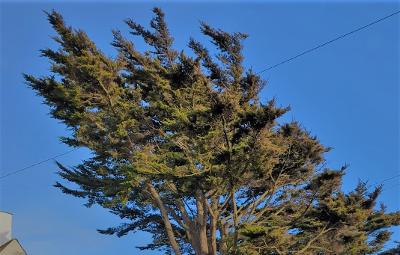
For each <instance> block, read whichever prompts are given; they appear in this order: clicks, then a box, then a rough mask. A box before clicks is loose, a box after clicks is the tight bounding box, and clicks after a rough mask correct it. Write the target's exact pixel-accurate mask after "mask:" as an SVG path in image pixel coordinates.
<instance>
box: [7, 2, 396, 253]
mask: <svg viewBox="0 0 400 255" xmlns="http://www.w3.org/2000/svg"><path fill="white" fill-rule="evenodd" d="M155 5H157V6H161V7H162V8H163V9H164V11H165V12H166V15H167V16H166V19H167V21H168V23H169V25H170V30H171V32H172V34H173V35H174V36H175V42H176V43H175V47H176V48H177V49H181V48H183V47H186V43H187V41H188V38H189V37H190V36H193V37H195V38H197V39H200V40H203V39H204V37H202V36H201V35H200V33H199V29H198V25H199V21H201V20H203V21H207V22H208V23H210V24H211V25H213V26H216V27H220V28H223V29H224V30H227V31H241V32H245V33H248V34H249V35H250V37H249V39H248V40H247V41H246V43H245V51H244V53H245V57H246V65H247V66H248V67H250V66H252V67H253V69H254V70H255V71H257V70H261V69H263V68H265V67H267V66H270V65H273V64H275V63H277V62H279V61H281V60H282V59H284V58H286V57H289V56H292V55H294V54H296V53H298V52H300V51H303V50H305V49H307V48H309V47H312V46H315V45H317V44H318V43H320V42H323V41H326V40H329V39H331V38H333V37H335V36H336V35H338V34H341V33H344V32H347V31H349V30H351V29H353V28H356V27H358V26H361V25H364V24H366V23H368V22H370V21H373V20H374V19H376V18H378V17H381V16H384V15H386V14H389V13H391V12H393V11H395V10H398V9H399V8H400V7H399V4H398V3H397V4H395V3H394V2H392V3H386V4H376V3H375V4H373V3H369V4H367V3H362V4H361V3H358V4H357V3H351V4H344V3H335V4H333V3H331V4H319V3H317V2H314V3H312V2H308V3H297V4H296V3H293V2H292V3H291V2H287V3H284V4H276V3H270V4H261V3H252V4H239V3H236V4H226V3H219V4H211V3H204V4H198V3H197V4H194V3H191V4H182V3H175V4H161V3H149V4H144V3H136V4H133V3H131V4H122V3H121V4H76V3H75V4H45V3H43V4H29V3H19V4H5V3H2V4H1V69H0V70H1V71H0V75H1V105H0V106H1V136H0V138H1V168H0V171H1V174H6V173H7V172H10V171H13V170H16V169H19V168H21V167H24V166H26V165H29V164H32V163H35V162H37V161H40V160H43V159H46V158H48V157H50V156H53V155H56V154H59V153H62V152H65V151H67V150H68V148H67V147H66V146H65V145H63V144H61V143H60V142H59V141H58V137H59V136H62V135H64V134H65V133H66V130H65V128H64V126H63V125H61V124H60V123H58V122H57V121H56V120H54V119H51V118H50V117H49V115H48V108H47V107H46V106H45V105H43V104H42V103H41V99H40V98H38V97H36V96H35V94H34V93H33V92H32V91H31V90H30V89H28V88H27V86H26V85H24V83H23V80H22V76H21V73H22V72H27V73H30V74H36V75H41V74H43V75H44V74H48V68H49V65H48V63H47V61H46V59H44V58H39V51H38V50H39V49H41V48H44V47H48V46H51V47H53V46H55V44H54V43H53V42H52V41H51V40H50V36H51V35H54V32H53V31H52V30H51V28H50V26H49V24H48V23H47V21H46V18H45V15H44V14H43V13H42V10H51V9H55V10H58V11H60V12H61V13H62V14H63V15H64V17H65V19H66V21H67V22H68V24H70V25H72V26H74V27H76V28H82V29H84V30H85V31H87V33H88V34H89V36H90V37H91V38H92V39H93V40H94V41H95V42H96V43H97V44H98V45H99V47H100V48H101V49H102V50H103V51H104V52H106V53H107V54H109V55H114V54H115V52H114V51H113V49H112V48H111V46H110V42H111V40H112V35H111V29H113V28H121V29H122V31H125V32H126V26H125V25H124V24H123V22H122V20H123V19H125V18H128V17H129V18H133V19H135V20H136V21H138V22H141V23H142V24H146V25H147V24H148V21H149V20H150V18H151V8H152V7H153V6H155ZM399 31H400V29H399V16H397V17H393V18H391V19H390V20H386V21H384V22H382V23H379V24H377V25H375V26H373V27H371V28H368V29H366V30H364V31H361V32H359V33H357V34H354V35H352V36H350V37H348V38H346V39H344V40H341V41H338V42H335V43H334V44H332V45H330V46H328V47H326V48H322V49H320V50H318V51H316V52H313V53H311V54H308V55H306V56H303V57H301V58H299V59H296V60H294V61H293V62H291V63H288V64H285V65H282V66H280V67H278V68H276V69H274V70H272V71H270V72H266V73H264V74H263V77H264V78H265V79H267V80H269V85H268V86H267V88H266V89H264V90H263V91H262V95H261V97H262V99H263V100H265V99H268V98H271V97H276V99H277V102H278V103H279V104H281V105H291V107H292V109H293V110H292V111H291V112H290V113H289V114H288V115H287V117H286V118H287V119H288V120H291V119H295V120H298V121H300V122H301V123H302V125H303V126H305V127H306V128H308V129H309V130H310V131H311V132H312V133H313V134H314V135H317V136H318V137H319V138H320V140H321V141H322V143H324V144H325V145H327V146H331V147H333V148H334V150H333V151H332V152H330V153H329V154H328V155H327V158H328V165H329V166H330V167H340V166H341V165H343V164H344V163H349V164H350V168H349V169H348V171H347V175H346V177H345V178H344V187H343V188H344V189H345V190H350V189H351V188H353V187H354V186H355V185H356V183H357V182H358V180H359V179H362V180H369V182H370V183H371V184H375V183H377V182H379V181H382V180H384V179H386V178H388V177H391V176H394V175H396V174H399V171H400V169H399V70H400V68H399V57H400V53H399V45H400V39H399V38H400V35H399V33H400V32H399ZM138 45H139V47H142V46H143V43H142V42H141V41H138ZM87 156H88V152H87V151H85V150H78V151H75V152H73V153H71V154H68V155H66V156H64V157H62V158H60V159H59V160H60V161H61V162H63V163H65V164H67V165H74V164H76V163H77V162H79V161H80V160H82V159H84V158H85V157H87ZM56 170H57V169H56V166H55V164H54V163H53V162H47V163H45V164H42V165H39V166H36V167H33V168H31V169H29V170H28V171H25V172H23V173H21V174H18V175H14V176H10V177H9V178H6V179H4V180H0V210H5V211H9V212H12V213H13V214H14V236H15V237H16V238H18V239H19V240H20V241H21V243H22V244H23V246H24V247H25V248H26V250H27V251H28V253H29V254H30V255H50V254H58V255H70V254H75V255H80V254H82V255H83V254H96V255H109V254H122V255H124V254H157V253H154V252H140V251H139V250H137V249H135V248H134V247H135V245H140V244H144V243H145V242H146V241H147V240H149V237H148V236H147V235H146V234H143V233H136V234H130V235H128V236H126V237H124V238H117V237H113V236H103V235H100V234H98V233H97V232H96V229H97V228H106V227H109V226H113V225H115V224H117V223H118V222H119V219H118V218H117V217H115V216H113V215H111V214H109V213H108V212H107V211H106V210H104V209H102V208H98V207H94V208H90V209H87V208H85V207H84V206H83V205H82V204H83V203H84V201H83V200H79V199H76V198H73V197H70V196H66V195H64V194H62V193H61V192H60V191H59V190H57V189H55V188H53V187H52V185H53V184H54V183H55V181H56V180H58V179H59V177H58V176H57V175H56V174H55V172H56ZM399 179H400V178H395V179H392V180H389V181H387V182H385V188H384V191H383V194H382V196H381V198H380V200H381V201H383V202H385V203H386V205H387V207H388V210H389V211H394V210H399V209H400V197H399V195H398V194H400V183H399ZM394 231H395V232H396V235H395V239H397V240H399V239H400V233H399V232H400V231H399V228H396V229H394Z"/></svg>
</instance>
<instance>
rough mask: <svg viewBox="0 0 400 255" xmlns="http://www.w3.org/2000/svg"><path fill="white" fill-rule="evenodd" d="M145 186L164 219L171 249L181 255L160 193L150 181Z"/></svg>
mask: <svg viewBox="0 0 400 255" xmlns="http://www.w3.org/2000/svg"><path fill="white" fill-rule="evenodd" d="M146 187H147V188H148V190H149V191H150V194H151V196H152V198H153V200H154V202H155V204H156V205H157V207H158V209H159V210H160V212H161V217H162V219H163V221H164V226H165V231H166V232H167V236H168V241H169V243H170V244H171V247H172V249H173V250H174V252H175V254H176V255H181V254H182V253H181V250H180V248H179V245H178V243H177V242H176V239H175V234H174V230H173V228H172V225H171V222H170V220H169V216H168V212H167V209H166V208H165V206H164V203H163V202H162V200H161V197H160V195H159V194H158V192H157V190H156V189H155V188H154V186H153V185H152V184H151V183H150V182H147V183H146Z"/></svg>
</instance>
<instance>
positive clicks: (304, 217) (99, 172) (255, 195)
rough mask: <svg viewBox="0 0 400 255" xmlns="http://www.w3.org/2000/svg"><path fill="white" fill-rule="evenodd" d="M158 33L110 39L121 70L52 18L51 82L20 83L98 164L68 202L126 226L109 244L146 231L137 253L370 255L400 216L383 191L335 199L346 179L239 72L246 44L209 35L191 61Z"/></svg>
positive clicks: (74, 175) (156, 27) (195, 45)
mask: <svg viewBox="0 0 400 255" xmlns="http://www.w3.org/2000/svg"><path fill="white" fill-rule="evenodd" d="M153 12H154V14H155V17H154V18H153V19H152V21H151V23H150V26H151V30H148V29H147V28H145V27H143V26H141V25H139V24H137V23H136V22H134V21H133V20H130V19H128V20H126V24H127V25H128V26H129V28H130V30H131V34H132V35H135V36H139V37H141V38H142V39H144V41H145V42H146V43H147V44H148V45H149V46H150V49H149V50H148V51H146V52H144V53H142V52H139V51H138V50H136V49H135V46H134V44H133V42H132V41H130V40H128V39H126V38H125V37H123V35H122V34H121V32H119V31H113V35H114V41H113V42H112V45H113V46H114V47H115V48H116V49H117V52H118V54H117V56H116V57H115V58H111V57H107V56H106V55H105V54H104V53H102V52H101V51H100V50H99V49H98V48H97V47H96V45H95V43H94V42H92V41H91V40H90V39H89V38H88V36H87V35H86V34H85V33H84V32H83V31H81V30H74V29H72V28H71V27H68V26H67V25H66V24H65V23H64V20H63V18H62V16H61V15H60V14H59V13H57V12H55V11H53V12H50V13H47V16H48V20H49V22H50V23H51V25H52V26H53V28H54V29H55V31H56V32H57V34H58V36H57V37H55V38H54V39H55V41H56V42H58V43H59V45H60V47H59V49H57V50H53V49H44V50H42V51H41V52H42V55H43V56H45V57H47V58H48V59H49V60H50V61H51V71H52V72H53V75H49V76H44V77H34V76H32V75H25V79H26V81H27V83H28V84H29V86H30V87H31V88H32V89H34V90H35V91H36V92H37V93H38V95H40V96H42V97H43V98H44V102H45V103H46V104H47V105H49V106H50V108H51V115H52V116H53V117H54V118H56V119H58V120H61V121H62V122H63V123H64V124H65V125H66V126H67V127H68V128H69V129H70V130H71V133H72V134H71V136H69V137H62V138H61V140H62V142H64V143H65V144H67V145H69V146H72V147H86V148H89V149H90V150H91V151H92V153H93V156H92V157H91V158H90V159H88V160H85V161H83V162H82V163H81V164H79V165H77V166H75V167H72V168H68V167H65V166H63V165H62V164H60V163H58V167H59V169H60V171H59V174H60V176H61V177H62V178H63V179H65V180H67V181H68V182H70V183H73V184H75V186H74V187H75V188H71V187H68V185H66V184H62V183H59V182H57V183H56V184H55V186H56V187H57V188H59V189H61V190H62V191H63V192H64V193H67V194H70V195H73V196H75V197H81V198H85V199H86V200H87V204H86V205H87V206H91V205H93V204H98V205H100V206H102V207H104V208H106V209H108V210H110V211H111V212H112V213H114V214H116V215H118V216H120V217H121V218H122V219H124V221H125V222H126V223H123V224H121V225H120V226H117V227H111V228H109V229H106V230H100V233H103V234H116V235H118V236H123V235H125V234H127V233H128V232H135V231H139V230H140V231H146V232H148V233H151V234H152V236H153V242H152V243H151V244H148V245H147V246H143V247H140V248H141V249H165V251H166V252H167V253H171V252H173V253H175V254H371V253H374V252H377V251H380V250H381V249H382V246H383V244H384V243H385V242H386V241H387V240H388V239H389V238H390V232H389V231H388V230H387V228H388V227H390V226H393V225H398V224H399V221H400V213H398V212H397V213H385V211H384V208H383V207H382V208H381V209H375V201H376V199H377V197H378V195H379V193H380V190H381V188H380V187H377V188H376V189H375V190H373V191H372V192H370V193H369V192H368V191H367V188H366V186H365V184H362V183H361V184H360V185H359V186H358V187H357V188H356V189H355V191H354V192H351V193H349V194H344V193H343V192H341V191H340V184H341V179H342V176H343V174H344V168H343V169H339V170H332V169H326V168H324V153H326V152H327V151H328V150H329V148H326V147H324V146H323V145H321V144H320V142H319V141H318V139H317V138H316V137H314V136H312V135H311V134H310V133H309V132H307V131H306V130H305V129H304V128H302V127H301V126H300V125H299V124H298V123H296V122H292V123H287V124H278V122H277V119H278V118H279V117H280V116H282V115H283V114H285V113H286V112H287V111H288V110H289V109H288V108H283V107H278V106H276V104H275V101H274V100H271V101H269V102H266V103H262V102H261V101H260V100H259V97H258V94H259V92H260V90H261V89H262V88H263V86H264V81H263V80H262V79H261V78H260V77H259V76H258V75H257V74H256V73H254V72H253V71H252V70H245V68H244V67H243V65H242V61H243V55H242V40H243V39H245V38H246V37H247V35H245V34H242V33H232V34H231V33H227V32H224V31H222V30H218V29H214V28H212V27H210V26H209V25H207V24H205V23H202V24H201V31H202V32H203V34H204V35H206V36H208V37H209V38H210V39H211V41H212V43H213V44H214V45H215V46H216V49H217V50H218V54H217V55H216V56H215V57H213V56H211V55H210V53H209V51H208V50H207V49H206V48H205V47H204V46H203V45H202V44H201V43H200V42H198V41H196V40H194V39H190V41H189V45H188V46H189V48H190V49H191V50H192V51H193V52H194V54H193V56H189V55H187V54H185V53H184V52H183V51H181V52H178V51H176V50H174V49H173V48H172V43H173V38H172V37H171V36H170V34H169V32H168V28H167V25H166V23H165V20H164V13H163V12H162V11H161V10H160V9H158V8H155V9H154V10H153Z"/></svg>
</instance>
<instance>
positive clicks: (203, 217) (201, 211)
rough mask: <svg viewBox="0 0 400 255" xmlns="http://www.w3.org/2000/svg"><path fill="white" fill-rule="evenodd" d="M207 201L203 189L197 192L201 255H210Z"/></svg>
mask: <svg viewBox="0 0 400 255" xmlns="http://www.w3.org/2000/svg"><path fill="white" fill-rule="evenodd" d="M205 203H207V201H206V199H205V197H204V194H202V193H201V191H198V192H196V205H197V230H198V235H199V245H200V255H208V254H209V253H208V242H207V211H206V210H207V208H206V207H205Z"/></svg>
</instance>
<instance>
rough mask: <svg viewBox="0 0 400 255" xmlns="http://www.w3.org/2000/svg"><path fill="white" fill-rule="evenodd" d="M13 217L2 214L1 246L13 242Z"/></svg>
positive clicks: (0, 216) (0, 217)
mask: <svg viewBox="0 0 400 255" xmlns="http://www.w3.org/2000/svg"><path fill="white" fill-rule="evenodd" d="M11 226H12V215H11V214H10V213H6V212H0V246H1V245H3V244H5V243H7V242H8V241H10V240H11V237H12V235H11Z"/></svg>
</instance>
